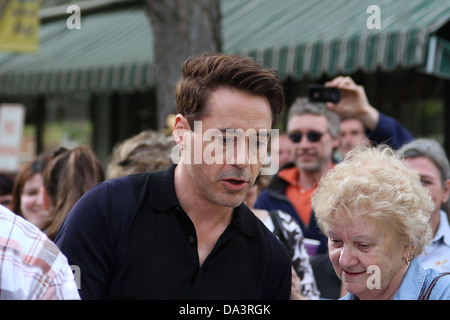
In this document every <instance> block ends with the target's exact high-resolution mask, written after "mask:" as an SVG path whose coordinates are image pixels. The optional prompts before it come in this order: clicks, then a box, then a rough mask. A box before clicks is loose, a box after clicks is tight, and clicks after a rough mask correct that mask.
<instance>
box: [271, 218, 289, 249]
mask: <svg viewBox="0 0 450 320" xmlns="http://www.w3.org/2000/svg"><path fill="white" fill-rule="evenodd" d="M269 215H270V218H271V219H272V223H273V227H274V230H273V233H274V234H275V235H276V236H277V237H278V239H279V240H280V241H281V243H283V244H284V246H285V247H286V249H288V248H289V245H288V242H287V239H286V238H285V236H284V233H283V227H282V226H281V219H280V216H279V215H278V213H277V210H270V211H269Z"/></svg>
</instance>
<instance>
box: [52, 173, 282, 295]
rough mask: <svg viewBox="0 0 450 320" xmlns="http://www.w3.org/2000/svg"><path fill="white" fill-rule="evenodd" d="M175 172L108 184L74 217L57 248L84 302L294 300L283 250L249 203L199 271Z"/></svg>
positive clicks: (238, 211) (237, 213) (65, 226)
mask: <svg viewBox="0 0 450 320" xmlns="http://www.w3.org/2000/svg"><path fill="white" fill-rule="evenodd" d="M174 168H175V166H172V167H170V168H169V169H168V170H166V171H161V172H155V173H150V174H148V173H146V174H138V175H134V176H128V177H122V178H117V179H113V180H108V181H105V182H103V183H101V184H99V185H97V186H96V187H94V188H93V189H91V190H90V191H89V192H87V193H86V194H85V195H84V196H83V197H82V198H81V199H80V200H79V201H78V203H77V204H76V205H75V206H74V208H73V209H72V210H71V212H70V213H69V215H68V217H67V218H66V220H65V221H64V223H63V226H62V227H61V229H60V231H59V233H58V235H57V238H56V240H55V242H56V244H57V245H58V246H59V247H60V248H61V251H62V252H63V253H64V254H65V255H66V256H67V258H68V260H69V264H70V265H77V266H78V267H79V268H80V274H81V289H80V290H79V292H80V295H81V297H82V298H83V299H103V298H105V299H289V298H290V288H291V266H290V260H289V257H288V255H287V253H286V250H285V248H284V247H283V245H282V244H281V243H280V242H279V241H278V240H277V239H276V237H275V236H274V235H273V234H272V233H271V232H270V231H269V230H268V229H267V228H266V227H265V226H264V225H263V224H262V223H261V222H260V221H259V219H258V218H256V217H255V215H254V214H253V213H252V212H251V211H250V210H249V209H248V208H247V207H246V206H245V205H244V204H241V205H240V206H239V207H237V208H235V210H234V215H233V219H232V221H231V223H230V225H229V226H228V227H227V229H226V230H225V231H224V233H223V234H222V235H221V236H220V238H219V240H218V241H217V243H216V245H215V247H214V249H213V250H212V251H211V253H210V254H209V255H208V257H207V258H206V259H205V261H204V263H203V264H202V266H201V267H199V261H198V253H197V239H196V232H195V229H194V225H193V224H192V222H191V220H190V218H189V217H188V215H187V214H186V213H185V212H184V211H183V209H182V208H181V206H180V204H179V202H178V199H177V197H176V194H175V188H174Z"/></svg>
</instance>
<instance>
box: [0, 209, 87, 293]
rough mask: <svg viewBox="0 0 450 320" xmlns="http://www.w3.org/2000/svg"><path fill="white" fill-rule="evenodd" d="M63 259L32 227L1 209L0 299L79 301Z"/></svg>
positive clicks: (65, 261) (53, 245)
mask: <svg viewBox="0 0 450 320" xmlns="http://www.w3.org/2000/svg"><path fill="white" fill-rule="evenodd" d="M79 298H80V297H79V295H78V290H77V286H76V283H75V279H74V275H73V273H72V269H71V268H70V266H69V264H68V262H67V259H66V257H65V256H64V255H63V254H62V253H61V251H60V250H59V249H58V247H57V246H56V245H55V244H54V243H53V242H52V241H50V240H49V239H48V238H47V236H46V235H45V234H44V233H42V232H41V231H40V230H39V229H38V228H37V227H36V226H34V225H33V224H32V223H30V222H28V221H25V220H24V219H23V218H22V217H20V216H18V215H16V214H14V213H13V212H11V211H9V210H8V209H6V208H5V207H3V206H1V205H0V299H1V300H5V299H6V300H12V299H14V300H22V299H33V300H36V299H37V300H41V299H52V300H53V299H79Z"/></svg>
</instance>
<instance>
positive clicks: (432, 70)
mask: <svg viewBox="0 0 450 320" xmlns="http://www.w3.org/2000/svg"><path fill="white" fill-rule="evenodd" d="M103 2H105V1H103ZM373 4H375V5H377V6H378V8H379V9H380V10H379V12H380V29H370V28H369V27H368V26H367V20H368V19H369V20H370V19H371V16H372V14H373V12H371V11H369V12H367V9H368V7H369V6H370V5H373ZM81 9H82V20H81V21H82V22H81V30H69V29H68V28H67V26H66V19H67V17H68V14H66V15H62V16H60V17H59V18H58V19H56V20H55V19H52V20H49V21H46V20H45V21H44V22H43V24H42V26H41V31H40V51H39V53H38V54H37V55H30V54H0V94H2V95H4V94H6V95H19V94H46V93H64V92H78V91H91V92H111V91H121V92H129V91H139V90H145V89H147V88H150V87H153V86H154V85H155V78H154V72H153V71H154V62H153V61H154V56H153V45H154V43H153V35H152V29H151V24H150V22H149V20H148V17H147V15H146V13H145V10H144V8H143V4H142V2H140V3H136V2H133V3H131V4H130V5H129V6H126V7H123V6H121V7H117V8H115V9H112V10H109V9H108V10H106V9H105V10H100V11H96V12H93V13H89V14H83V8H81ZM222 18H223V21H222V23H223V25H222V33H223V37H222V38H223V46H222V47H223V51H225V52H232V53H237V54H243V55H249V56H252V57H255V58H256V59H258V60H261V61H263V62H264V64H265V65H266V66H268V67H272V68H275V69H277V70H278V71H279V74H280V77H281V78H282V79H286V78H287V77H292V78H294V79H302V78H303V77H305V76H308V77H310V78H317V77H321V76H324V75H325V76H330V77H331V76H334V75H337V74H351V73H354V72H356V71H357V70H362V71H363V72H374V71H376V70H382V71H389V70H393V69H396V68H419V69H421V70H422V71H424V72H427V73H429V74H433V75H436V76H439V77H446V78H450V42H449V39H450V35H449V34H448V33H449V32H448V30H450V25H449V23H448V22H449V20H450V1H445V0H378V1H362V0H334V1H328V0H314V1H313V0H278V1H274V0H222ZM443 30H444V31H445V30H446V31H447V33H446V32H444V31H443ZM168 50H170V48H168Z"/></svg>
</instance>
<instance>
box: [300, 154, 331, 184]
mask: <svg viewBox="0 0 450 320" xmlns="http://www.w3.org/2000/svg"><path fill="white" fill-rule="evenodd" d="M332 167H333V162H332V161H331V160H330V161H329V162H327V163H326V164H325V165H324V166H322V167H321V168H320V169H318V170H315V171H305V170H301V169H299V171H300V174H299V177H298V184H299V185H300V186H302V187H303V188H305V189H306V190H311V189H312V188H314V187H315V186H316V185H317V184H318V183H319V181H320V179H321V178H322V176H323V175H324V174H325V173H326V172H327V171H328V170H330V169H331V168H332Z"/></svg>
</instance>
